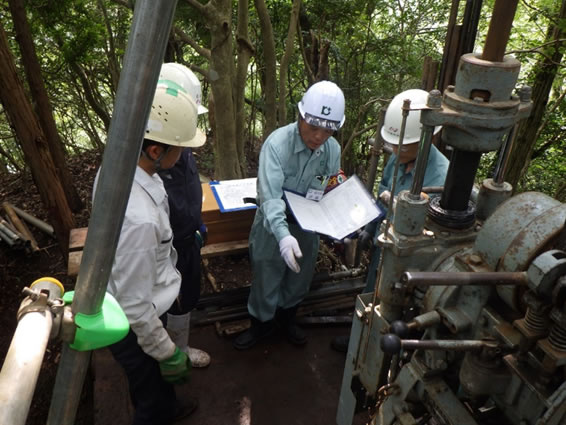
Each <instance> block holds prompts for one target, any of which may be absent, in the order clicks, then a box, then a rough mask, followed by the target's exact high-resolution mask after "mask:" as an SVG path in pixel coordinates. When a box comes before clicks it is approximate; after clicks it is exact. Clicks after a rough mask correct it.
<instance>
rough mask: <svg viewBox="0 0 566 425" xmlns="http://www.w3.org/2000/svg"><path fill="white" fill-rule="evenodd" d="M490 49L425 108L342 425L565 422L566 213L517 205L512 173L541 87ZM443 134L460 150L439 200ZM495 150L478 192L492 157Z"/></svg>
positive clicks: (544, 204)
mask: <svg viewBox="0 0 566 425" xmlns="http://www.w3.org/2000/svg"><path fill="white" fill-rule="evenodd" d="M494 20H495V18H493V20H492V24H493V22H494ZM488 44H489V34H488V40H487V41H486V49H485V50H484V53H483V55H482V54H477V53H470V54H466V55H463V56H462V57H461V59H460V63H459V67H458V73H457V75H456V81H455V84H454V86H448V87H447V88H446V90H445V91H444V93H443V94H441V93H440V92H439V91H434V90H433V91H432V92H430V94H429V97H428V102H427V105H426V106H424V107H423V106H422V105H421V106H420V107H419V108H420V109H421V122H422V124H423V132H422V134H421V142H420V143H421V145H420V148H419V156H418V158H417V163H416V172H415V178H414V181H413V186H412V188H411V190H410V191H403V192H400V193H399V195H398V196H397V199H396V204H395V208H394V214H393V213H389V216H388V219H387V220H385V221H384V223H383V224H382V227H381V231H382V233H381V235H380V236H379V245H380V248H381V261H380V264H379V269H378V279H377V285H376V290H375V293H374V294H371V293H370V294H362V295H360V296H358V299H357V301H356V307H355V314H354V320H353V324H352V329H351V334H350V343H349V347H348V354H347V358H346V365H345V369H344V376H343V382H342V387H341V393H340V402H339V406H338V412H337V423H338V425H346V424H351V423H352V421H353V417H354V414H355V413H356V412H359V411H361V410H363V409H367V410H368V411H369V413H370V417H371V418H372V419H371V423H372V424H376V425H409V424H413V425H416V424H452V425H487V424H497V425H508V424H509V425H511V424H512V425H559V424H566V369H565V367H564V365H565V364H566V227H565V221H566V205H564V204H561V203H560V202H558V201H556V200H554V199H552V198H550V197H548V196H546V195H544V194H541V193H535V192H526V193H522V194H519V195H516V196H513V197H512V196H511V192H512V187H511V185H510V184H508V183H506V182H505V181H504V171H505V166H506V162H507V159H508V156H509V150H510V146H511V144H512V142H513V139H514V133H515V129H516V124H517V122H518V121H519V120H521V119H523V118H525V117H526V116H528V114H529V113H530V109H531V101H530V89H529V87H521V88H519V89H518V90H515V85H516V83H517V79H518V74H519V69H520V63H519V62H518V61H517V60H516V59H514V58H513V57H510V56H504V54H503V51H502V50H501V49H500V50H499V51H497V49H495V50H496V52H495V53H494V50H493V49H490V48H489V47H490V46H488ZM412 106H413V108H414V107H415V105H412ZM413 108H412V107H411V105H410V102H408V101H407V102H406V103H405V105H404V106H403V112H404V113H407V114H408V112H407V111H409V110H411V109H413ZM438 125H442V126H443V133H442V138H443V141H444V143H445V144H446V145H448V146H449V147H450V148H451V150H452V153H451V158H450V166H449V169H448V175H447V177H446V182H445V185H444V188H443V189H442V194H441V195H440V196H437V197H432V196H431V197H428V196H426V195H423V194H422V193H421V192H422V189H423V187H422V180H423V175H424V168H425V166H426V160H427V157H428V150H429V149H430V144H431V138H432V132H433V129H434V127H435V126H438ZM497 150H498V151H499V157H498V163H497V167H496V170H495V172H494V175H493V176H492V178H488V179H486V180H485V181H484V182H483V183H482V184H481V187H480V189H479V194H478V195H477V197H472V193H473V186H474V180H475V176H476V172H477V168H478V166H479V161H480V157H481V155H482V154H483V153H485V152H490V151H497ZM392 192H393V191H392ZM393 193H394V192H393ZM471 198H475V200H474V201H472V200H471ZM391 206H392V204H391ZM390 211H391V208H390Z"/></svg>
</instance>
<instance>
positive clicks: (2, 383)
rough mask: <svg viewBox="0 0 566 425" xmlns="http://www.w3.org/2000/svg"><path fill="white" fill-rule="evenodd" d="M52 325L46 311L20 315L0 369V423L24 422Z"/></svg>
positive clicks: (14, 424)
mask: <svg viewBox="0 0 566 425" xmlns="http://www.w3.org/2000/svg"><path fill="white" fill-rule="evenodd" d="M52 325H53V316H52V313H51V312H50V311H41V312H40V311H33V312H30V313H27V314H25V315H24V316H22V318H21V319H20V321H19V322H18V327H17V328H16V332H15V333H14V337H13V338H12V342H11V343H10V348H9V349H8V354H7V355H6V359H5V360H4V364H3V365H2V371H1V372H0V424H2V425H24V424H25V423H26V419H27V416H28V412H29V408H30V405H31V400H32V397H33V393H34V390H35V385H36V383H37V378H38V376H39V372H40V370H41V363H42V361H43V356H44V354H45V349H46V347H47V342H48V341H49V334H50V333H51V327H52Z"/></svg>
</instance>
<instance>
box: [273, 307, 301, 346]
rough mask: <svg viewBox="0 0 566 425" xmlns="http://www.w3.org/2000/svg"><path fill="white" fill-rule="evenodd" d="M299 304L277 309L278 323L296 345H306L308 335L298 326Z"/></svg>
mask: <svg viewBox="0 0 566 425" xmlns="http://www.w3.org/2000/svg"><path fill="white" fill-rule="evenodd" d="M297 308H298V306H295V307H291V308H287V309H279V310H278V311H277V315H276V318H277V324H278V325H279V327H280V328H281V329H282V330H283V332H285V335H286V336H287V339H288V340H289V342H291V343H292V344H294V345H305V344H306V343H307V336H306V335H305V332H304V331H303V330H302V329H301V328H300V327H299V326H297V321H296V316H297Z"/></svg>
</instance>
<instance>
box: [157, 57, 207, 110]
mask: <svg viewBox="0 0 566 425" xmlns="http://www.w3.org/2000/svg"><path fill="white" fill-rule="evenodd" d="M159 79H160V80H169V81H172V82H174V83H175V84H177V85H179V86H180V88H181V89H182V90H184V91H185V92H186V93H187V94H188V95H189V96H191V97H192V99H193V100H194V101H195V103H196V104H197V108H198V114H199V115H200V114H204V113H206V112H208V109H206V108H205V107H204V106H202V88H201V84H200V81H199V79H198V78H197V76H196V75H195V74H194V72H193V71H191V70H190V69H189V68H187V67H186V66H185V65H181V64H180V63H175V62H168V63H164V64H163V65H161V71H160V72H159Z"/></svg>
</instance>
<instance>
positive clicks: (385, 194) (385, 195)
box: [379, 190, 391, 205]
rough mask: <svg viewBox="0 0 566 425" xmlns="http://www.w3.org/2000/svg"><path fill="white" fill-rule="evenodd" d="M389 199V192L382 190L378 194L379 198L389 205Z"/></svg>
mask: <svg viewBox="0 0 566 425" xmlns="http://www.w3.org/2000/svg"><path fill="white" fill-rule="evenodd" d="M389 199H391V192H389V191H388V190H384V191H383V192H382V193H381V195H379V200H380V201H381V202H383V203H384V204H385V205H389Z"/></svg>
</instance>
